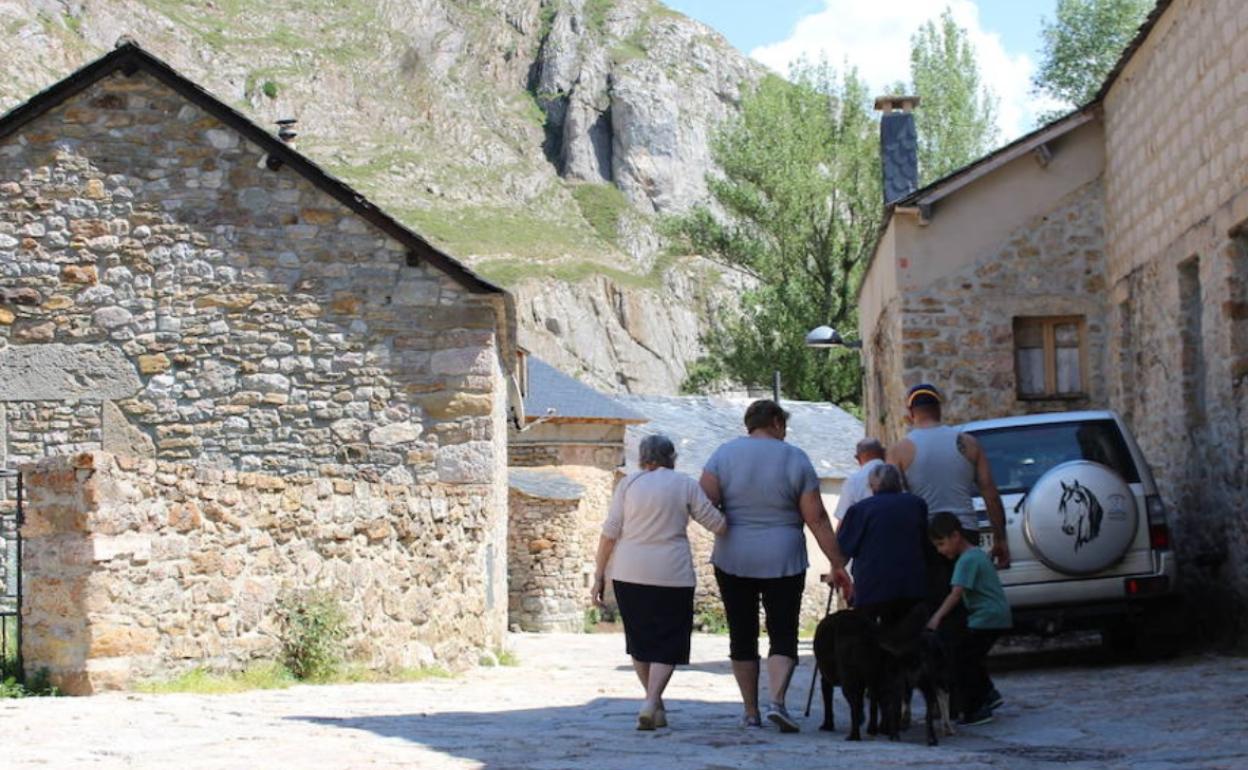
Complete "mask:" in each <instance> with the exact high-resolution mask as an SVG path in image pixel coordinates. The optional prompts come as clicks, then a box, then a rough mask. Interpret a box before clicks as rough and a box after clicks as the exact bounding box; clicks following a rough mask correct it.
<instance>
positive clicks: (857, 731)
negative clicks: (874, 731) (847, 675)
mask: <svg viewBox="0 0 1248 770" xmlns="http://www.w3.org/2000/svg"><path fill="white" fill-rule="evenodd" d="M863 690H864V688H862V687H857V686H851V687H849V688H846V687H845V684H844V683H842V684H841V692H842V693H843V694H844V695H845V702H846V703H848V704H849V735H847V736H845V740H847V741H860V740H862V732H861V731H862V717H863V714H862V707H863V704H862V698H863V694H864V693H863Z"/></svg>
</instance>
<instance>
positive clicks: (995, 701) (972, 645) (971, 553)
mask: <svg viewBox="0 0 1248 770" xmlns="http://www.w3.org/2000/svg"><path fill="white" fill-rule="evenodd" d="M927 534H928V537H930V538H931V539H932V544H933V545H934V546H935V547H936V550H937V551H939V552H940V555H941V556H944V557H945V558H946V559H953V560H955V561H956V564H954V567H953V578H952V579H951V580H950V581H949V582H950V584H951V586H952V590H951V591H950V592H949V596H948V597H947V598H946V599H945V601H944V603H943V604H941V605H940V609H938V610H936V613H935V614H934V615H932V618H931V620H929V621H928V622H927V627H928V628H929V629H931V630H933V631H934V630H936V628H937V627H938V626H939V625H940V621H942V620H944V618H945V616H946V615H948V614H949V612H950V611H952V610H953V608H954V607H956V606H957V605H958V602H963V603H965V604H966V611H967V615H968V617H967V621H966V625H967V632H966V635H965V636H964V637H963V638H962V639H961V640H959V643H958V646H957V652H956V655H955V659H956V665H957V687H958V692H959V694H960V701H961V712H962V719H961V720H959V722H958V724H962V725H980V724H984V723H985V722H991V721H992V710H993V709H994V708H996V707H998V706H1000V705H1001V704H1002V703H1003V700H1002V698H1001V694H1000V693H998V692H997V688H996V687H995V686H993V684H992V679H990V678H989V677H988V667H987V665H986V664H985V659H986V658H987V657H988V651H989V650H991V649H992V645H994V644H996V641H997V639H999V638H1000V637H1001V634H1002V632H1003V631H1006V630H1008V629H1009V628H1010V627H1011V626H1012V625H1014V621H1013V618H1012V617H1011V615H1010V604H1009V602H1008V601H1006V598H1005V590H1004V589H1003V588H1002V587H1001V579H1000V578H998V577H997V570H996V568H995V567H993V566H992V560H991V559H989V557H988V554H986V553H985V552H984V551H983V550H981V549H980V548H978V547H976V546H974V545H971V544H970V542H968V541H967V539H966V538H965V537H963V536H962V524H961V522H959V521H958V517H957V516H954V515H953V514H951V513H938V514H936V515H935V516H933V517H932V520H931V522H930V523H929V524H928V529H927Z"/></svg>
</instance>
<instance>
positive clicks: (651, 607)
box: [592, 435, 728, 730]
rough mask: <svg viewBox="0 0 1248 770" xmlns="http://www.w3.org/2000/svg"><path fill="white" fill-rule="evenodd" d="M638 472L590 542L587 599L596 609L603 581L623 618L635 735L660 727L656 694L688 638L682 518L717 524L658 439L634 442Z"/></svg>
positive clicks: (720, 529) (671, 450) (718, 527)
mask: <svg viewBox="0 0 1248 770" xmlns="http://www.w3.org/2000/svg"><path fill="white" fill-rule="evenodd" d="M640 464H641V468H642V469H641V470H640V471H638V472H636V473H632V474H630V475H629V476H628V477H627V478H625V479H624V480H623V481H621V482H620V485H619V486H618V487H616V489H615V496H614V497H612V498H611V509H610V511H609V513H608V514H607V521H606V523H605V524H603V527H602V537H601V538H600V539H599V541H598V567H597V570H596V571H595V573H594V588H593V596H592V598H593V601H594V604H596V605H597V606H600V607H601V606H602V601H603V599H602V594H603V590H604V588H605V584H606V578H608V577H609V578H611V586H612V589H613V590H614V591H615V600H616V603H617V604H618V605H619V608H620V616H621V618H622V619H623V620H624V637H625V640H626V644H627V648H626V649H627V652H628V654H629V655H631V656H632V658H633V668H634V669H635V670H636V671H637V678H638V679H640V680H641V684H642V686H643V687H645V689H646V700H645V702H644V703H643V704H642V706H641V711H640V712H639V713H638V715H637V729H638V730H653V729H654V728H656V727H666V726H667V714H666V711H665V710H664V708H663V691H664V689H666V688H667V683H668V681H669V680H670V679H671V678H672V672H673V671H674V670H675V667H676V666H678V665H681V664H686V663H688V662H689V639H690V636H691V635H692V633H693V588H694V585H695V583H696V578H695V576H694V570H693V556H692V554H691V552H690V550H689V537H688V535H687V534H686V530H687V529H688V526H689V519H690V517H692V518H693V520H694V521H696V522H698V523H699V524H701V525H702V526H703V527H706V528H707V529H708V530H710V531H711V532H714V533H715V534H717V535H719V534H723V533H724V532H725V531H727V527H728V524H727V521H726V520H725V519H724V516H723V514H722V513H720V512H719V511H718V510H717V509H716V508H715V506H714V505H712V504H711V501H710V500H709V499H707V497H706V494H705V493H704V492H703V491H702V488H701V487H700V486H698V483H697V482H696V481H694V480H693V479H691V478H689V477H688V476H685V475H683V474H680V473H677V472H676V471H675V470H673V469H674V468H675V467H676V448H675V447H674V446H672V442H671V440H670V439H668V438H667V437H666V436H661V435H655V436H647V437H646V438H645V439H643V440H642V442H641V457H640Z"/></svg>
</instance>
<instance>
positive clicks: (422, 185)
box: [0, 0, 761, 393]
mask: <svg viewBox="0 0 1248 770" xmlns="http://www.w3.org/2000/svg"><path fill="white" fill-rule="evenodd" d="M0 28H3V30H4V36H5V41H6V54H8V55H6V56H5V57H4V59H3V60H2V61H0V72H3V75H4V77H3V78H0V109H8V108H11V107H13V106H14V105H16V104H19V103H21V102H22V101H24V100H26V99H27V98H29V97H30V96H31V95H33V94H34V93H35V92H37V91H38V90H40V89H42V88H44V87H46V86H47V85H49V84H51V83H52V82H54V81H55V80H57V79H59V78H61V77H64V76H65V75H66V74H68V73H69V72H71V71H73V70H74V69H75V68H77V67H79V66H81V65H82V64H84V63H86V62H87V61H90V60H91V59H92V58H94V57H96V56H98V55H99V54H101V53H103V52H105V51H107V50H109V49H110V48H112V46H113V45H114V44H115V41H116V40H117V39H118V38H119V37H121V36H123V35H124V36H128V37H130V38H133V39H134V40H136V41H137V42H139V43H140V44H142V45H143V46H144V47H146V48H148V49H149V50H151V51H152V52H153V53H155V54H156V55H158V56H160V57H162V58H164V59H165V60H167V61H168V62H170V63H171V64H172V65H173V66H174V67H176V68H178V69H179V70H180V71H181V72H183V73H184V74H186V75H187V76H188V77H190V78H192V79H194V80H196V81H197V82H199V83H200V84H202V85H203V86H204V87H205V88H207V89H208V90H210V91H212V92H213V93H214V94H215V95H216V96H218V97H220V98H222V99H223V100H224V101H226V102H228V103H230V104H232V105H234V106H236V107H237V108H239V109H240V110H241V111H243V112H244V113H245V114H247V115H248V116H250V117H251V118H253V119H254V120H256V121H257V122H259V123H261V124H269V125H271V124H272V123H273V121H275V120H277V119H278V118H280V117H288V116H289V117H296V118H298V120H299V123H298V126H297V130H298V132H299V139H298V141H299V148H300V149H301V150H302V151H303V152H305V153H307V154H308V155H309V156H310V157H312V158H313V159H314V160H316V161H317V162H318V163H320V164H322V165H323V166H325V167H326V168H327V169H328V170H330V171H331V172H332V173H334V174H335V175H337V176H339V177H341V178H342V179H344V180H345V181H347V182H348V183H350V184H352V185H353V186H355V187H356V188H357V189H359V190H360V191H361V192H363V193H364V194H366V195H368V196H369V197H370V198H372V199H373V200H375V201H376V202H377V203H379V204H380V205H382V206H384V207H385V208H386V209H387V210H388V211H390V212H391V213H392V214H394V215H395V216H396V217H398V218H399V219H401V220H402V221H404V222H405V223H406V224H408V225H410V226H411V227H413V228H414V229H416V230H418V231H419V232H421V233H422V234H424V235H425V236H426V237H428V238H429V239H431V240H432V241H434V242H435V243H437V244H438V245H439V246H441V247H442V248H444V249H446V250H447V251H448V252H449V253H451V254H454V255H455V256H456V257H458V258H460V259H462V260H463V261H465V262H467V263H469V264H471V265H473V266H474V268H475V269H477V270H479V271H480V272H481V273H483V274H484V275H486V276H488V277H490V278H492V279H494V280H496V281H498V282H500V283H502V284H503V285H505V286H507V287H508V288H510V289H512V290H513V291H514V292H515V294H516V297H517V309H518V315H519V318H520V323H521V342H522V344H524V345H525V346H526V347H528V348H530V349H531V350H532V351H533V352H534V353H536V354H537V355H539V356H541V357H543V358H546V359H547V360H549V361H551V362H552V363H554V364H556V365H558V366H560V367H561V368H563V369H565V370H566V371H569V372H572V373H575V374H578V375H580V376H581V377H582V378H583V379H585V380H586V381H587V382H589V383H591V384H594V385H597V386H599V387H602V388H605V389H608V390H618V391H631V392H650V393H671V392H675V391H676V389H677V388H678V387H679V385H680V382H681V381H682V380H683V378H684V374H685V370H686V365H687V363H688V362H690V361H692V360H693V359H695V358H696V357H697V356H698V354H699V352H700V346H699V342H698V339H699V336H700V335H701V334H703V333H705V332H707V331H708V330H710V329H712V328H713V324H714V319H715V318H716V317H717V315H718V313H719V312H720V311H721V310H722V309H723V308H725V307H726V306H730V305H731V304H732V303H733V302H734V301H735V299H734V297H735V293H736V292H735V289H736V288H737V287H738V283H739V278H738V277H736V276H733V275H728V274H725V273H724V272H723V271H721V270H719V269H716V268H715V267H713V266H711V265H709V264H708V263H706V262H704V261H703V260H700V259H698V258H696V257H689V256H683V255H674V254H671V253H669V252H668V251H666V250H665V248H664V245H663V242H662V238H661V237H660V235H659V234H658V233H659V224H660V220H661V218H662V217H663V216H666V215H670V214H675V213H679V212H682V211H685V210H687V209H688V208H689V207H690V206H691V205H693V204H695V203H697V202H700V201H703V200H704V199H705V198H706V186H705V181H704V179H705V176H706V174H707V173H708V172H710V171H711V170H712V167H713V164H712V161H711V156H710V139H711V137H712V136H713V134H714V132H715V129H716V126H717V125H718V124H719V123H720V122H721V121H722V120H724V119H725V118H726V117H727V116H730V115H732V114H733V112H734V110H735V109H736V107H737V104H738V102H739V99H740V95H741V89H742V87H743V85H744V84H748V83H749V82H752V81H754V80H756V79H757V78H758V77H759V76H760V74H761V71H760V70H759V68H758V67H757V66H756V65H754V64H753V63H751V62H750V61H749V60H748V59H746V58H745V57H743V56H742V55H741V54H740V53H739V52H737V51H735V50H734V49H732V48H731V47H730V46H729V45H728V44H727V42H726V41H724V39H723V38H722V37H720V36H719V35H718V34H716V33H715V32H714V31H712V30H710V29H709V28H707V27H705V26H703V25H701V24H699V23H697V22H694V21H692V20H690V19H688V18H686V17H684V16H682V15H680V14H678V13H675V12H673V11H671V10H669V9H667V8H666V7H664V6H663V5H661V4H659V3H657V2H654V1H653V0H285V1H284V2H283V0H266V1H264V2H262V1H261V0H0Z"/></svg>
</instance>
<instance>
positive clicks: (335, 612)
mask: <svg viewBox="0 0 1248 770" xmlns="http://www.w3.org/2000/svg"><path fill="white" fill-rule="evenodd" d="M277 609H278V616H279V618H280V620H281V629H282V630H281V642H282V654H283V657H284V658H285V664H286V667H287V668H288V669H290V672H291V673H292V674H294V675H295V677H296V678H298V679H302V680H305V681H321V680H324V679H329V678H330V677H332V676H333V675H334V674H335V673H337V671H338V669H339V668H340V667H341V665H342V661H343V658H344V644H343V641H344V640H345V639H346V636H347V618H346V614H345V613H344V612H343V610H342V605H341V604H340V603H339V601H338V599H337V597H335V596H334V595H333V594H330V593H328V592H325V591H299V592H294V593H291V594H289V595H287V596H285V597H284V598H282V599H281V600H280V601H279V602H278V608H277Z"/></svg>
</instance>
